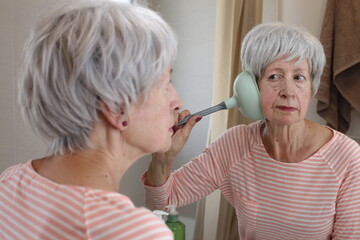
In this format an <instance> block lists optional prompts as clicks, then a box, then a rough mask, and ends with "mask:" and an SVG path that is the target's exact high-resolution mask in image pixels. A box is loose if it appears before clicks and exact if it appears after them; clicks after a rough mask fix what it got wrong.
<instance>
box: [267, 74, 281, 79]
mask: <svg viewBox="0 0 360 240" xmlns="http://www.w3.org/2000/svg"><path fill="white" fill-rule="evenodd" d="M269 79H270V80H278V79H280V76H279V75H278V74H272V75H270V76H269Z"/></svg>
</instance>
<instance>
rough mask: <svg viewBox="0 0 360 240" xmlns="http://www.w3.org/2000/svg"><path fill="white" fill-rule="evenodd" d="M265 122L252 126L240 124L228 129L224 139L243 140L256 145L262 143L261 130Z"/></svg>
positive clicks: (252, 124)
mask: <svg viewBox="0 0 360 240" xmlns="http://www.w3.org/2000/svg"><path fill="white" fill-rule="evenodd" d="M263 123H264V121H262V120H259V121H256V122H253V123H250V124H239V125H236V126H234V127H231V128H229V129H227V130H226V131H225V132H224V134H223V135H222V137H232V138H241V139H242V141H249V142H251V143H255V142H258V141H261V136H260V128H261V125H262V124H263Z"/></svg>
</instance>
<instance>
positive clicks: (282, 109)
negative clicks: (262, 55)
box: [259, 58, 312, 125]
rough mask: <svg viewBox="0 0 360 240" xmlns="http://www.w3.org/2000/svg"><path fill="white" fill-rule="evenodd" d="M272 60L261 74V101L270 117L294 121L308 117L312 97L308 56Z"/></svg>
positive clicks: (265, 113) (275, 119) (264, 111)
mask: <svg viewBox="0 0 360 240" xmlns="http://www.w3.org/2000/svg"><path fill="white" fill-rule="evenodd" d="M284 60H285V58H280V59H278V60H276V61H274V62H272V63H271V64H269V65H268V66H267V67H266V68H265V71H264V73H263V75H262V76H261V78H260V81H259V89H260V96H261V104H262V108H263V113H264V116H265V118H266V119H268V120H269V121H272V122H277V123H279V124H284V125H290V124H292V123H295V122H297V121H301V120H303V119H304V118H305V115H306V113H307V110H308V107H309V104H310V101H311V95H312V90H311V86H312V85H311V75H310V69H309V65H308V62H307V60H306V59H303V60H301V61H299V62H298V60H297V59H295V60H291V61H284Z"/></svg>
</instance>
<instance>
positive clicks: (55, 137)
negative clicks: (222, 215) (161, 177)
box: [0, 0, 195, 239]
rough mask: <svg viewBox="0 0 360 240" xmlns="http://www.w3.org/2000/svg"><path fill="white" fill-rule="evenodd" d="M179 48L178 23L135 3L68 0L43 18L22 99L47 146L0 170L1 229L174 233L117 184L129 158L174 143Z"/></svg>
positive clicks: (2, 232)
mask: <svg viewBox="0 0 360 240" xmlns="http://www.w3.org/2000/svg"><path fill="white" fill-rule="evenodd" d="M176 51H177V41H176V38H175V36H174V33H173V31H172V29H171V28H170V26H169V25H168V24H167V23H165V22H164V20H163V19H162V18H161V17H160V16H159V15H158V14H156V13H155V12H153V11H151V10H149V9H146V8H144V7H141V6H137V5H130V4H119V3H115V2H112V1H109V2H107V1H98V0H96V1H91V0H87V1H71V2H68V1H62V4H60V6H57V7H55V8H54V9H52V10H49V11H48V13H46V14H44V15H43V16H42V17H41V18H40V20H39V21H38V23H37V24H36V26H35V28H34V30H33V31H32V33H31V35H30V37H29V38H28V40H27V43H26V46H25V54H24V62H23V66H22V74H21V79H20V88H19V89H20V90H19V91H20V93H19V96H20V98H19V99H20V106H21V108H22V112H23V114H24V116H25V119H26V121H27V122H29V124H30V125H31V126H32V128H33V129H34V130H35V131H36V133H37V134H38V135H40V136H41V137H42V138H43V139H44V140H47V141H49V143H50V148H49V154H48V155H47V156H44V157H43V158H41V159H35V160H29V161H27V162H24V163H20V164H18V165H14V166H12V167H10V168H8V169H7V170H5V172H3V173H2V174H1V175H0V181H1V187H0V203H1V204H0V212H1V218H0V238H1V239H173V235H172V233H171V231H170V230H169V229H168V228H167V227H166V225H165V224H164V223H163V222H162V221H160V219H158V218H157V217H156V216H155V215H153V214H152V213H151V211H149V210H147V209H145V208H137V207H135V206H134V205H133V203H132V202H131V200H130V199H129V198H128V197H127V196H125V195H123V194H121V193H118V191H119V185H120V180H121V178H122V177H123V175H124V173H125V172H126V170H127V169H128V168H129V167H130V165H131V164H133V163H134V162H135V161H136V160H137V159H139V158H140V157H142V156H144V155H145V154H148V153H152V152H161V151H166V150H168V149H169V148H170V146H171V137H172V135H173V133H174V131H173V126H174V124H175V123H176V120H175V118H177V114H178V110H179V108H180V107H181V102H180V99H179V97H178V95H177V92H176V90H175V89H174V87H173V85H172V84H171V82H170V80H171V71H172V63H173V61H174V59H175V55H176ZM192 123H193V124H195V119H193V120H192ZM189 127H191V123H190V124H189ZM120 192H121V189H120Z"/></svg>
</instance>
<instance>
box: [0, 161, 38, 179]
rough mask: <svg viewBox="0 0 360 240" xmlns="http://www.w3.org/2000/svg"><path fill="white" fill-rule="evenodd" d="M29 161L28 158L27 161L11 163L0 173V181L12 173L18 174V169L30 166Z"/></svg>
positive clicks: (11, 175) (9, 176)
mask: <svg viewBox="0 0 360 240" xmlns="http://www.w3.org/2000/svg"><path fill="white" fill-rule="evenodd" d="M31 161H32V160H29V161H27V162H22V163H18V164H15V165H12V166H10V167H8V168H6V169H5V170H4V171H3V172H2V173H1V174H0V181H1V182H2V181H5V180H7V179H9V178H11V177H13V176H14V175H16V174H18V173H19V172H20V171H22V170H24V169H27V168H30V167H31Z"/></svg>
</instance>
